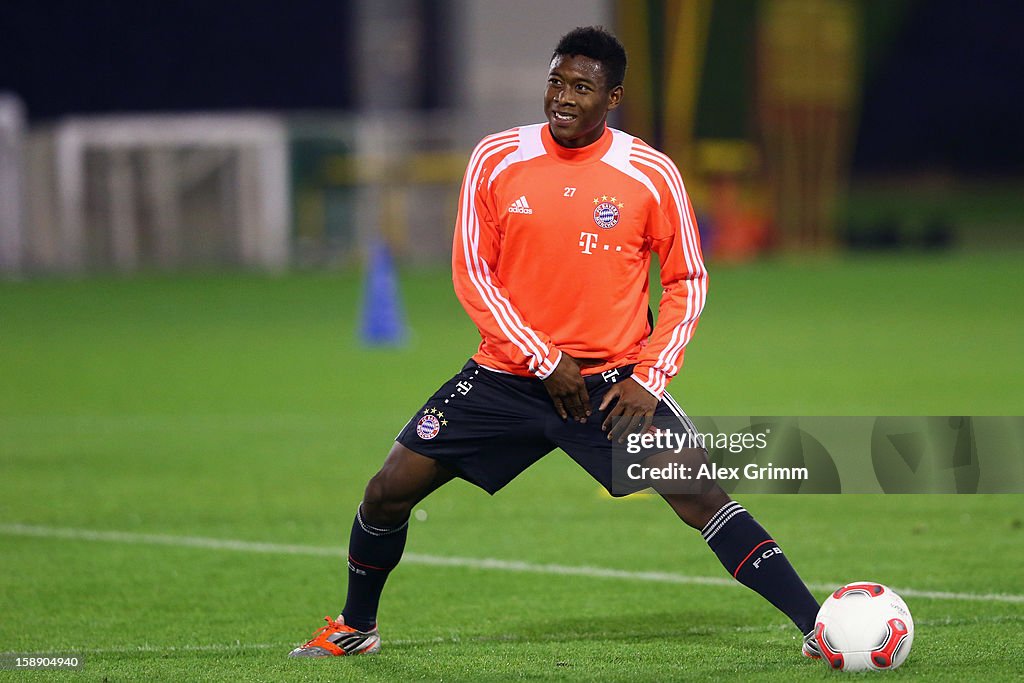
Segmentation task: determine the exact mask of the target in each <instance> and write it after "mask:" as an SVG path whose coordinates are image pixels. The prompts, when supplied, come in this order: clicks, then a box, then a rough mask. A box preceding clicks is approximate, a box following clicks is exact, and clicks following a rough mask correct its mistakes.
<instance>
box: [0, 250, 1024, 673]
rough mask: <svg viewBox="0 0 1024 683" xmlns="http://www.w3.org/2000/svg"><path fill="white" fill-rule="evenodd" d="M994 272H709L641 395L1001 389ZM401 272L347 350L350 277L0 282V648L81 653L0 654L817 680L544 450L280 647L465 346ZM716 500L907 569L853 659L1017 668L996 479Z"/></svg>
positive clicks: (694, 409)
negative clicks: (391, 345)
mask: <svg viewBox="0 0 1024 683" xmlns="http://www.w3.org/2000/svg"><path fill="white" fill-rule="evenodd" d="M1020 272H1021V266H1020V257H1019V256H1017V255H1012V254H1008V255H969V256H935V257H927V258H926V257H918V258H913V259H894V258H870V259H869V258H862V259H836V260H822V261H814V262H809V263H802V262H773V263H765V264H760V265H755V266H748V267H742V268H725V267H712V268H711V289H710V296H709V299H708V307H707V310H706V314H705V317H704V320H703V322H702V324H701V328H700V329H699V330H698V333H697V336H696V338H695V340H694V342H693V343H692V345H691V347H690V349H689V351H688V353H687V362H686V367H685V368H684V370H683V373H682V375H681V376H680V377H679V378H678V379H677V380H676V381H675V382H674V383H673V385H672V391H673V394H674V395H675V396H676V398H677V399H678V400H679V401H680V403H681V404H682V405H683V406H684V408H686V409H687V410H688V411H689V412H691V413H692V414H695V415H700V414H704V415H714V414H724V415H730V414H739V415H763V414H767V415H786V414H789V415H800V414H820V415H858V414H865V415H871V414H883V415H884V414H889V415H910V414H937V415H951V414H967V415H970V414H975V415H988V414H996V415H1020V414H1022V411H1024V391H1022V385H1021V382H1020V357H1021V356H1020V354H1021V349H1022V348H1024V326H1022V324H1021V318H1020V314H1019V310H1020V291H1021V290H1020ZM402 284H403V291H404V296H405V306H406V309H407V312H408V316H409V319H410V323H411V326H412V329H413V330H414V335H413V338H412V340H411V342H410V344H409V345H408V346H407V347H405V348H403V349H400V350H370V349H364V348H361V347H360V345H359V343H358V341H357V339H356V333H355V322H356V320H357V318H358V298H359V280H358V278H357V277H356V276H354V275H339V274H295V275H289V276H283V277H278V278H269V277H267V278H264V277H257V276H251V275H188V276H181V277H157V276H146V277H142V278H138V279H106V278H104V279H87V280H84V281H48V280H44V281H29V282H23V283H17V282H8V283H0V652H26V653H27V652H48V653H55V654H59V653H78V654H82V655H84V657H85V666H84V669H83V670H82V671H81V672H79V673H70V672H48V673H47V672H36V673H34V674H27V673H25V672H11V671H0V679H2V678H7V679H9V680H37V679H38V680H47V679H50V678H67V677H76V676H77V677H80V678H83V679H84V680H111V681H114V680H174V681H178V680H227V679H239V680H250V681H281V680H325V681H326V680H381V681H401V680H415V679H428V680H440V679H443V680H467V681H491V680H508V679H520V678H522V679H532V680H577V681H590V680H622V681H627V680H628V681H661V680H758V681H774V680H778V681H791V680H825V679H830V678H833V677H834V676H835V675H836V674H832V673H831V672H829V671H828V670H827V669H826V667H825V666H824V665H822V664H820V663H815V662H811V661H808V660H804V659H803V658H802V657H800V656H799V654H798V651H799V641H798V640H797V639H796V635H797V634H796V632H795V629H793V628H792V627H791V626H790V625H789V624H788V623H787V621H786V620H785V618H784V617H783V616H781V615H780V614H778V613H777V612H775V611H774V610H773V609H772V608H771V607H770V606H768V605H767V604H766V603H764V602H762V600H761V599H760V598H759V597H757V596H756V595H755V594H753V593H752V592H750V591H748V590H747V589H745V588H743V587H741V586H736V585H727V584H726V583H725V582H722V581H721V580H722V579H724V578H726V575H725V572H724V571H723V570H722V568H721V567H720V565H718V563H717V561H716V560H715V558H714V556H713V555H712V554H711V553H710V552H709V551H708V550H707V548H706V546H705V545H704V543H703V542H702V541H701V539H700V536H699V535H698V534H697V533H696V532H694V531H692V530H689V529H687V528H685V527H684V526H683V525H682V524H680V523H678V522H676V521H675V520H674V518H673V517H672V515H671V513H670V511H669V509H668V508H667V506H665V505H664V504H663V503H662V502H660V501H659V500H657V499H655V498H654V497H652V496H634V497H631V498H629V499H626V500H611V499H609V498H607V497H605V496H602V495H600V493H599V491H598V489H597V485H596V484H595V483H594V482H593V481H592V480H590V479H589V478H588V477H587V476H586V475H585V474H584V473H583V472H582V471H580V470H579V469H578V468H577V467H576V465H574V464H573V463H572V462H571V461H569V460H568V459H567V458H566V457H565V456H563V455H561V454H558V453H554V454H552V455H551V456H549V457H548V458H546V459H545V460H543V461H542V462H541V463H539V464H538V465H537V466H536V467H535V468H533V469H531V470H529V471H528V472H527V473H525V474H524V475H523V476H522V477H521V478H520V479H518V480H516V481H515V482H513V483H512V484H511V485H510V486H509V487H508V488H507V489H506V490H504V491H502V492H501V493H500V494H499V495H497V496H495V497H494V498H490V497H488V496H487V495H486V494H484V493H482V492H480V491H478V490H476V489H474V488H472V487H471V486H469V485H467V484H465V483H463V482H453V483H452V484H450V485H449V486H447V487H445V489H442V490H441V491H439V492H438V493H437V494H435V495H434V496H432V497H431V498H429V499H427V500H426V501H425V502H424V503H423V504H422V505H421V506H420V509H421V512H420V513H419V514H418V516H417V518H416V519H413V521H412V522H411V524H412V529H411V533H410V539H409V545H408V548H407V552H408V553H409V555H408V557H407V560H408V561H407V562H406V563H403V565H401V566H400V567H399V568H398V570H396V571H395V573H394V574H393V575H392V576H391V579H390V580H389V585H388V590H387V591H386V592H385V596H384V601H383V604H382V607H381V613H380V623H381V630H382V633H383V636H384V650H383V652H382V654H381V655H380V656H377V657H365V658H352V659H332V660H318V661H295V660H289V659H288V658H286V657H285V654H286V653H287V652H288V650H289V649H290V648H291V647H292V646H294V645H295V644H297V643H299V642H301V641H302V640H304V639H305V638H306V637H308V635H309V634H310V633H311V632H312V630H313V629H314V628H316V627H317V626H318V619H320V618H321V616H322V615H325V614H331V615H334V614H337V612H338V611H339V610H340V607H341V604H342V601H343V592H342V591H343V587H344V571H343V562H342V555H341V553H342V551H343V546H344V543H345V541H346V539H347V535H348V527H349V525H350V523H351V519H352V514H353V512H354V509H355V505H356V503H357V502H358V500H359V497H360V494H361V491H362V486H363V485H364V483H365V481H366V479H367V478H368V477H369V476H370V475H371V474H372V473H373V472H374V471H375V469H376V467H377V466H378V465H379V463H380V461H381V460H382V458H383V456H384V454H385V453H386V451H387V449H388V447H389V444H390V443H391V440H392V439H393V437H394V435H395V434H396V433H397V431H398V430H399V428H400V427H401V426H402V424H403V423H404V422H405V420H406V419H407V418H408V416H409V415H410V414H411V411H413V410H415V409H416V408H417V407H418V406H419V405H420V403H421V402H422V401H423V400H424V399H425V398H426V397H427V396H428V395H429V394H430V393H431V392H432V391H433V389H434V388H435V387H437V386H439V385H440V384H441V383H442V382H443V381H444V380H446V379H447V378H448V377H449V376H450V375H451V374H452V373H454V372H455V371H456V370H457V369H458V368H459V367H460V366H461V364H462V363H463V362H464V360H465V358H466V357H467V356H468V355H469V354H470V353H471V351H472V350H473V348H475V344H476V335H475V330H474V329H473V327H472V325H471V324H470V322H469V321H468V319H467V318H466V317H465V315H464V314H463V313H462V311H461V309H460V308H459V306H458V304H457V302H456V301H455V299H454V296H453V295H452V293H451V289H450V283H449V281H448V275H447V274H446V273H436V272H435V273H412V272H411V273H405V274H404V275H403V279H402ZM741 501H742V502H743V503H744V504H745V505H746V506H747V507H748V508H749V509H751V510H752V511H753V512H754V514H755V515H756V516H757V517H758V518H759V519H760V520H761V521H762V522H763V523H764V525H765V526H766V527H767V528H769V529H770V530H771V532H772V533H773V535H774V536H775V538H776V539H778V540H779V541H780V543H781V544H782V546H783V548H784V549H785V550H786V552H787V554H788V555H789V557H790V559H791V560H792V561H793V563H794V565H795V566H796V567H797V569H798V570H799V571H800V572H801V574H802V575H803V577H804V578H805V580H806V581H808V582H809V583H810V584H812V586H813V587H814V591H815V594H816V595H817V596H818V597H819V598H823V597H824V595H825V594H826V593H827V591H828V587H829V586H836V585H839V584H841V583H845V582H848V581H853V580H860V579H870V580H877V581H881V582H883V583H887V584H889V585H891V586H893V587H895V588H898V589H899V588H904V589H907V591H908V594H907V595H906V599H907V602H908V603H909V605H910V607H911V609H912V611H913V613H914V617H915V619H916V621H917V638H916V641H915V644H914V650H913V653H912V655H911V657H910V659H909V661H908V662H907V663H906V664H905V665H904V667H903V668H901V669H900V670H899V671H897V672H894V673H892V674H885V675H887V676H889V677H892V678H898V679H901V680H929V681H931V680H949V681H963V680H1007V679H1011V678H1015V677H1016V678H1020V677H1021V676H1022V672H1024V656H1022V654H1021V647H1020V641H1021V634H1022V633H1024V602H1022V600H1024V598H1022V597H1021V596H1024V573H1022V571H1021V567H1024V529H1021V518H1022V517H1024V506H1022V505H1021V502H1022V499H1021V497H1020V496H1009V495H1007V496H959V497H954V496H926V495H921V496H812V495H807V496H748V497H745V498H742V499H741ZM488 560H491V562H488ZM515 563H524V564H520V565H517V564H515ZM581 568H582V569H581ZM587 568H589V569H587ZM599 570H621V571H619V572H618V573H616V572H607V571H605V572H602V571H599ZM655 573H661V574H655ZM664 573H668V574H671V575H672V576H671V577H665V576H663V574H664ZM703 577H711V579H712V580H711V581H702V580H701V579H702V578H703ZM935 593H952V594H956V595H953V596H949V595H947V596H941V595H935ZM996 594H1001V595H996ZM993 596H995V597H993Z"/></svg>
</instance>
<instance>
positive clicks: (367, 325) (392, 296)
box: [359, 239, 407, 346]
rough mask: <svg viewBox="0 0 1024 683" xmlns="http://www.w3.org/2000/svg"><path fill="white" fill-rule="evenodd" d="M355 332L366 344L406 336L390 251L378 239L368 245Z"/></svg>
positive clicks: (388, 343) (393, 343)
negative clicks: (357, 324)
mask: <svg viewBox="0 0 1024 683" xmlns="http://www.w3.org/2000/svg"><path fill="white" fill-rule="evenodd" d="M361 318H362V319H361V320H360V323H359V336H360V338H361V339H362V341H363V343H364V344H367V345H368V346H397V345H399V344H402V343H403V342H405V340H406V336H407V335H406V333H407V327H406V323H405V314H404V313H403V311H402V301H401V296H400V295H399V293H398V279H397V276H396V275H395V265H394V262H393V261H392V260H391V251H390V249H388V245H387V244H386V243H385V242H384V241H383V240H381V239H375V240H374V241H373V244H371V245H370V254H369V258H368V259H367V263H366V274H365V279H364V281H363V308H362V316H361Z"/></svg>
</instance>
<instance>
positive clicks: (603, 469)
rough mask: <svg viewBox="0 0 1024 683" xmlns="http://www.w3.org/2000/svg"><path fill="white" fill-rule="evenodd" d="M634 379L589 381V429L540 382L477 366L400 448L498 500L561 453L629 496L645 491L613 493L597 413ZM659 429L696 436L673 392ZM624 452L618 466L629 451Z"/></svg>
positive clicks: (416, 422)
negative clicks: (616, 387)
mask: <svg viewBox="0 0 1024 683" xmlns="http://www.w3.org/2000/svg"><path fill="white" fill-rule="evenodd" d="M632 374H633V366H632V365H626V366H623V367H620V368H616V369H615V370H609V371H607V372H604V373H601V374H597V375H591V376H588V377H585V378H584V380H585V382H586V385H587V392H588V394H589V395H590V404H591V407H592V409H593V414H592V415H591V416H590V418H589V419H588V420H587V422H586V423H585V424H582V423H579V422H575V421H573V420H566V421H563V420H562V418H561V417H560V416H559V415H558V413H556V412H555V408H554V405H553V404H552V402H551V397H550V396H549V395H548V392H547V390H546V389H545V388H544V384H543V383H542V382H541V380H539V379H536V378H533V377H519V376H518V375H509V374H504V373H500V372H494V371H492V370H487V369H485V368H482V367H480V366H479V365H478V364H477V363H476V362H475V361H472V360H470V361H469V362H468V363H466V365H465V367H463V368H462V371H461V372H459V373H458V374H457V375H455V376H454V377H452V378H451V379H450V380H449V381H448V382H446V383H445V384H444V385H443V386H442V387H441V388H440V389H438V390H437V391H436V392H435V393H434V395H433V396H431V397H430V399H429V400H428V401H427V402H426V403H425V404H424V405H423V407H422V408H421V409H420V410H419V412H417V413H416V415H414V416H413V418H412V419H411V420H409V422H408V423H407V424H406V425H405V427H404V428H403V429H402V431H401V432H400V433H399V434H398V437H397V438H396V441H398V443H400V444H402V445H403V446H405V447H406V448H408V449H409V450H411V451H413V452H415V453H419V454H420V455H424V456H427V457H429V458H433V459H434V460H437V461H438V462H440V463H441V464H442V465H444V466H445V467H446V468H447V469H449V470H451V471H452V472H454V473H455V474H456V476H459V477H461V478H463V479H465V480H466V481H469V482H471V483H473V484H476V485H477V486H479V487H480V488H482V489H483V490H484V491H487V492H488V493H491V494H494V493H496V492H497V491H498V490H500V489H501V488H502V487H503V486H505V484H507V483H509V482H510V481H512V480H513V479H515V478H516V477H517V476H518V475H519V474H520V473H521V472H523V471H524V470H525V469H526V468H527V467H529V466H530V465H532V464H533V463H535V462H537V461H538V460H540V459H541V458H542V457H544V456H545V455H547V454H548V453H550V452H551V451H552V450H554V449H555V448H561V449H562V450H563V451H565V452H566V453H567V454H568V455H569V457H570V458H572V459H573V460H575V461H576V463H577V464H578V465H580V467H582V468H583V469H585V470H586V471H587V472H588V473H589V474H590V476H592V477H593V478H594V479H596V480H597V481H598V482H599V483H600V484H601V485H602V486H604V487H605V489H606V490H607V491H608V492H609V493H611V494H612V495H625V494H628V493H632V492H634V491H636V490H639V489H642V488H645V487H644V486H638V487H633V488H630V487H629V485H628V483H626V484H623V482H622V480H621V477H614V478H615V485H614V486H613V466H612V464H613V463H612V453H613V447H612V442H610V441H609V440H608V434H607V432H604V431H602V429H601V424H602V423H603V422H604V418H605V416H606V413H607V411H599V410H598V409H597V408H598V406H599V405H600V404H601V400H602V399H603V398H604V394H605V392H606V391H608V390H609V389H610V388H611V386H612V385H613V384H614V383H615V382H621V381H624V380H626V379H628V378H629V376H630V375H632ZM613 406H614V404H613V405H612V406H609V407H608V410H611V409H612V407H613ZM655 425H656V426H657V427H659V428H663V429H673V430H675V431H676V432H680V431H683V432H688V433H694V432H695V431H696V430H695V429H694V427H693V425H692V423H691V422H690V420H689V418H687V417H686V415H685V413H683V411H682V409H681V408H679V405H678V404H677V403H676V402H675V400H674V399H673V398H672V397H671V396H669V394H668V393H667V392H666V393H665V394H664V395H663V397H662V399H661V400H660V401H659V402H658V406H657V408H656V409H655ZM617 448H618V450H617V451H616V453H617V455H616V458H619V457H620V455H621V453H622V452H623V447H622V446H618V447H617ZM650 455H652V453H643V454H641V455H640V456H637V458H636V459H637V461H640V460H641V459H642V458H646V457H648V456H650ZM617 462H619V461H618V460H617Z"/></svg>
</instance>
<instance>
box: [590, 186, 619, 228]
mask: <svg viewBox="0 0 1024 683" xmlns="http://www.w3.org/2000/svg"><path fill="white" fill-rule="evenodd" d="M594 204H596V205H597V206H595V207H594V222H595V223H597V227H599V228H604V229H605V230H607V229H609V228H614V227H615V226H616V225H618V223H619V209H621V208H622V203H621V202H618V200H617V199H616V198H615V197H609V196H608V195H602V196H601V197H598V198H596V199H594Z"/></svg>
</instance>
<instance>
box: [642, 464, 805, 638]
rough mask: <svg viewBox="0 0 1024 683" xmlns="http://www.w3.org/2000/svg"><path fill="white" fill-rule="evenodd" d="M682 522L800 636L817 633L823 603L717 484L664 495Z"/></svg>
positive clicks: (740, 507)
mask: <svg viewBox="0 0 1024 683" xmlns="http://www.w3.org/2000/svg"><path fill="white" fill-rule="evenodd" d="M662 497H663V498H664V499H665V501H666V502H668V504H669V505H670V506H671V507H672V509H673V510H674V511H675V513H676V514H677V515H678V516H679V519H681V520H683V522H685V523H686V524H688V525H690V526H692V527H693V528H694V529H699V530H700V533H701V536H703V537H704V540H705V541H706V542H707V544H708V546H710V547H711V550H712V551H713V552H714V553H715V555H717V556H718V560H719V561H720V562H721V563H722V566H724V567H725V570H726V571H727V572H729V573H730V574H731V575H732V577H733V578H734V579H736V580H737V581H739V582H740V583H742V584H743V585H744V586H747V587H748V588H751V589H752V590H754V591H756V592H757V593H759V594H760V595H761V596H762V597H763V598H765V599H766V600H768V602H770V603H771V604H773V605H775V607H776V608H777V609H779V610H780V611H781V612H782V613H784V614H785V615H786V616H787V617H789V618H790V619H791V620H792V621H793V623H794V624H796V626H797V628H799V629H800V633H801V634H804V635H806V634H808V633H809V632H811V631H812V630H813V629H814V618H815V616H816V615H817V613H818V601H817V600H815V599H814V596H813V595H811V592H810V591H809V590H807V586H805V585H804V582H803V581H802V580H801V579H800V577H799V576H798V575H797V573H796V570H794V569H793V566H792V565H791V564H790V563H789V560H787V559H786V556H785V555H783V554H782V550H781V549H780V548H779V544H778V543H776V542H775V541H774V539H772V537H771V536H769V535H768V532H766V531H765V530H764V528H763V527H762V526H761V525H760V524H758V523H757V521H756V520H755V519H754V518H753V517H752V516H751V515H750V513H749V512H747V511H746V510H745V509H744V508H743V506H742V505H740V504H739V503H737V502H736V501H734V500H732V499H730V498H729V495H728V494H727V493H726V492H725V491H723V490H722V488H721V487H720V486H718V484H712V485H710V486H708V487H707V488H706V490H704V491H702V492H700V493H693V494H682V493H663V494H662Z"/></svg>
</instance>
